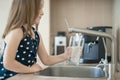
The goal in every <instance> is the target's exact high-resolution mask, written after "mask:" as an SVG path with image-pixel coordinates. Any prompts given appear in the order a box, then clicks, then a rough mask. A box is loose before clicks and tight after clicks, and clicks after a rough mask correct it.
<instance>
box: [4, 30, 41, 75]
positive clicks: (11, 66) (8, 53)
mask: <svg viewBox="0 0 120 80" xmlns="http://www.w3.org/2000/svg"><path fill="white" fill-rule="evenodd" d="M22 38H23V31H22V29H21V28H18V29H15V30H12V31H10V32H9V34H8V35H7V36H6V38H5V42H6V48H5V51H4V56H3V65H4V67H5V68H6V69H8V70H10V71H14V72H17V73H33V72H37V71H40V70H41V67H40V66H39V65H38V64H34V65H33V66H32V67H28V66H25V65H23V64H21V63H19V62H18V61H16V60H15V58H16V52H17V49H18V46H19V43H20V41H21V39H22Z"/></svg>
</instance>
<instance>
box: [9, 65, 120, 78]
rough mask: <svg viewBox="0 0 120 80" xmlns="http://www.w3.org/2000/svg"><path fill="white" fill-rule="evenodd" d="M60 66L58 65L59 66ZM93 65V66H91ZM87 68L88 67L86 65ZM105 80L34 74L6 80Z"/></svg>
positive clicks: (18, 75)
mask: <svg viewBox="0 0 120 80" xmlns="http://www.w3.org/2000/svg"><path fill="white" fill-rule="evenodd" d="M59 65H61V64H58V65H57V66H59ZM93 65H95V64H93ZM86 66H89V65H86ZM68 79H69V80H106V79H105V78H69V77H48V76H41V75H35V74H17V75H15V76H13V77H11V78H9V79H7V80H68ZM116 79H117V80H120V72H119V73H116Z"/></svg>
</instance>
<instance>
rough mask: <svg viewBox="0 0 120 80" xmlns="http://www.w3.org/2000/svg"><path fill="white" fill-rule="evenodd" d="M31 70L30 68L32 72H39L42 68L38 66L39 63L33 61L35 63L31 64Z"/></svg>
mask: <svg viewBox="0 0 120 80" xmlns="http://www.w3.org/2000/svg"><path fill="white" fill-rule="evenodd" d="M31 70H32V71H33V72H39V71H41V70H43V69H42V68H41V67H40V65H39V64H37V63H35V64H33V65H32V66H31Z"/></svg>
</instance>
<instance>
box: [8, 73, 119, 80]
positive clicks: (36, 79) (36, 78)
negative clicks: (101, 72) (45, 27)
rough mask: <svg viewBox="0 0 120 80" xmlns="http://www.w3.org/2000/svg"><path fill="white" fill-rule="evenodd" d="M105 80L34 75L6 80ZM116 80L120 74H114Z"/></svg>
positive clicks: (18, 76)
mask: <svg viewBox="0 0 120 80" xmlns="http://www.w3.org/2000/svg"><path fill="white" fill-rule="evenodd" d="M68 79H69V80H106V79H105V78H64V77H45V76H38V75H34V74H18V75H16V76H13V77H11V78H9V79H7V80H68ZM116 79H117V80H120V73H117V74H116Z"/></svg>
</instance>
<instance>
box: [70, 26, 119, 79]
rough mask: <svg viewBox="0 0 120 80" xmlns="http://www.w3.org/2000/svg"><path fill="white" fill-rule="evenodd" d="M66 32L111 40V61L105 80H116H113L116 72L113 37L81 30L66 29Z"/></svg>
mask: <svg viewBox="0 0 120 80" xmlns="http://www.w3.org/2000/svg"><path fill="white" fill-rule="evenodd" d="M68 31H69V32H70V33H83V34H87V35H94V36H100V37H104V38H108V39H110V40H111V42H112V44H111V46H112V49H111V52H112V53H111V56H112V60H111V65H110V66H109V72H108V78H107V80H116V79H115V73H116V71H117V59H116V58H117V52H116V51H117V50H116V38H115V37H114V36H113V35H110V34H107V33H105V32H99V31H92V30H87V29H82V28H68Z"/></svg>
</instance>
